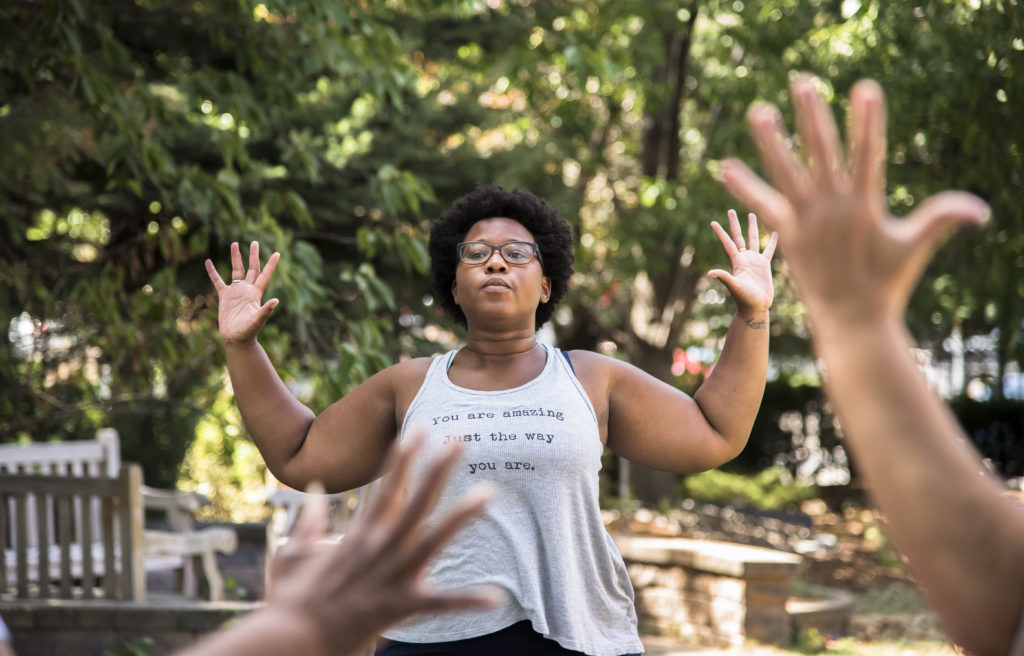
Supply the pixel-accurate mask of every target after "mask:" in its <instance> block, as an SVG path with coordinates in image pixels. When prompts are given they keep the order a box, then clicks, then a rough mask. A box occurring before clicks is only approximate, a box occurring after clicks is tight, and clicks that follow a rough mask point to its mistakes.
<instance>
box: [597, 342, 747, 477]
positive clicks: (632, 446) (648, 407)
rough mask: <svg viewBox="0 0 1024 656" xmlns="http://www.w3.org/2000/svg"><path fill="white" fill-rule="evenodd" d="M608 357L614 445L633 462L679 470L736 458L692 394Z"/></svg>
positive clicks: (604, 364) (610, 440) (702, 467)
mask: <svg viewBox="0 0 1024 656" xmlns="http://www.w3.org/2000/svg"><path fill="white" fill-rule="evenodd" d="M594 357H596V358H600V359H601V360H603V362H601V363H600V364H598V365H597V368H598V369H600V370H603V374H602V375H603V377H604V378H605V381H606V382H605V388H606V389H607V405H608V442H607V444H608V448H610V449H611V450H612V451H614V452H615V453H617V454H618V455H620V456H622V457H624V458H626V459H628V460H631V461H633V462H637V463H640V464H642V465H646V466H648V467H652V468H654V469H660V470H663V471H672V472H676V473H693V472H698V471H705V470H707V469H712V468H714V467H717V466H719V465H721V464H723V463H725V462H727V461H728V460H730V459H732V458H733V457H735V455H736V454H734V453H731V449H730V448H729V447H728V445H727V443H726V441H725V440H723V439H722V436H721V435H719V434H718V432H717V431H715V429H714V427H713V426H711V424H710V423H709V422H708V420H707V418H706V417H705V416H704V413H703V412H702V411H701V409H700V406H699V405H698V404H697V402H696V401H694V400H693V398H692V397H691V396H689V395H688V394H685V393H684V392H682V391H680V390H678V389H676V388H675V387H672V386H671V385H669V384H668V383H666V382H664V381H661V380H658V379H657V378H655V377H654V376H651V375H650V374H648V373H646V372H645V371H642V370H641V369H639V368H637V367H634V366H633V365H631V364H627V363H625V362H621V361H618V360H615V359H613V358H608V357H604V356H600V355H597V354H594Z"/></svg>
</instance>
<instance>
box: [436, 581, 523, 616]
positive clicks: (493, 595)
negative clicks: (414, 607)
mask: <svg viewBox="0 0 1024 656" xmlns="http://www.w3.org/2000/svg"><path fill="white" fill-rule="evenodd" d="M505 597H506V594H505V593H504V592H503V591H502V590H501V588H498V587H495V586H479V587H476V588H465V589H462V590H453V591H445V592H435V593H426V594H424V595H423V597H422V600H421V602H420V611H421V612H422V611H456V610H487V609H489V608H496V607H497V606H499V605H501V602H502V601H504V600H505Z"/></svg>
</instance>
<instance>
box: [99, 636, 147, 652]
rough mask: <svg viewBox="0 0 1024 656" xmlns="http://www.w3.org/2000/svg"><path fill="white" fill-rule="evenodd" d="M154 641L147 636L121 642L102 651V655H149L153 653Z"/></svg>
mask: <svg viewBox="0 0 1024 656" xmlns="http://www.w3.org/2000/svg"><path fill="white" fill-rule="evenodd" d="M155 644H156V642H155V641H154V640H153V639H152V638H150V637H149V636H143V637H141V638H138V639H136V640H130V641H126V642H123V643H121V644H120V645H118V646H117V647H114V648H113V649H108V650H106V651H105V652H103V656H149V655H150V654H152V653H153V646H154V645H155Z"/></svg>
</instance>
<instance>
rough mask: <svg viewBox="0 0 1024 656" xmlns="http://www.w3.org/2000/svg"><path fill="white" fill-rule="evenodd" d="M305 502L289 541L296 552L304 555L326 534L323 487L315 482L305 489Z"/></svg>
mask: <svg viewBox="0 0 1024 656" xmlns="http://www.w3.org/2000/svg"><path fill="white" fill-rule="evenodd" d="M306 495H307V496H306V501H305V503H304V504H303V505H302V511H301V512H300V513H299V516H298V518H297V519H296V520H295V526H293V527H292V533H291V536H290V537H291V539H292V540H295V542H296V546H297V551H299V552H300V553H305V552H306V551H307V550H310V549H312V548H313V545H315V544H316V542H317V541H318V540H320V539H321V538H323V537H324V535H326V534H327V523H328V516H327V515H328V510H327V499H326V497H325V496H324V486H323V485H322V484H321V483H320V482H319V481H315V482H313V483H310V485H309V486H308V487H307V488H306Z"/></svg>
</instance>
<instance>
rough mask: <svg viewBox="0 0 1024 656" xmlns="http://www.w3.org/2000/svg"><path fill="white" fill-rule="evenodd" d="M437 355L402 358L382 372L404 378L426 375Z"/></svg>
mask: <svg viewBox="0 0 1024 656" xmlns="http://www.w3.org/2000/svg"><path fill="white" fill-rule="evenodd" d="M435 357H437V356H428V357H423V358H409V359H407V360H401V361H399V362H396V363H395V364H393V365H391V366H390V367H388V368H387V369H385V370H383V371H382V372H381V373H382V374H387V375H388V376H397V377H399V378H403V379H404V378H408V377H409V376H416V375H420V376H426V375H427V370H428V369H430V363H431V362H433V361H434V358H435Z"/></svg>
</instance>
